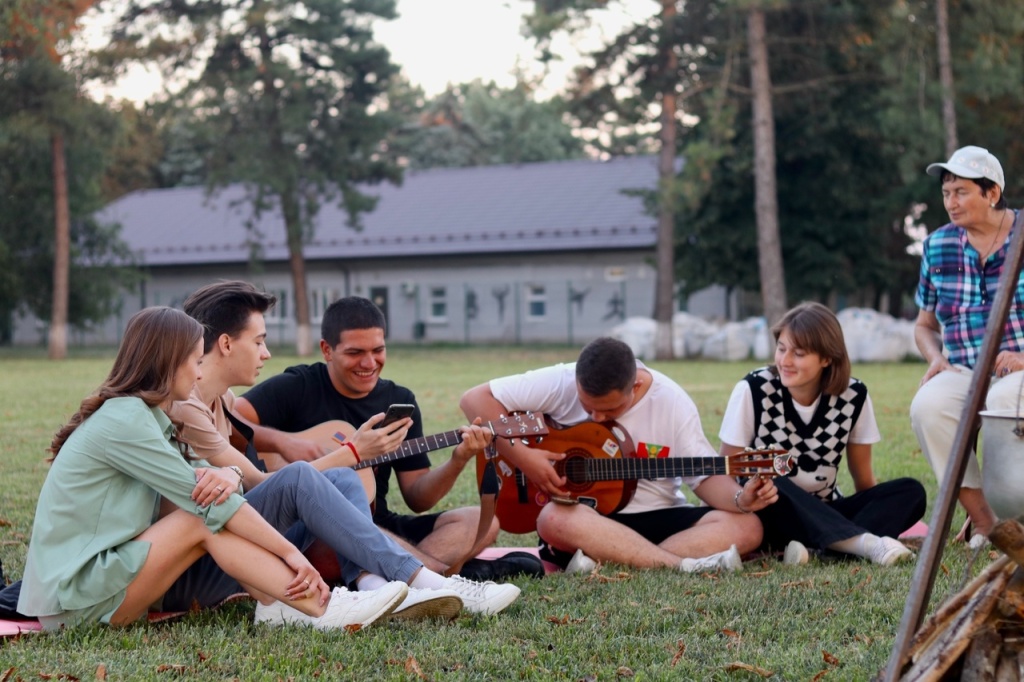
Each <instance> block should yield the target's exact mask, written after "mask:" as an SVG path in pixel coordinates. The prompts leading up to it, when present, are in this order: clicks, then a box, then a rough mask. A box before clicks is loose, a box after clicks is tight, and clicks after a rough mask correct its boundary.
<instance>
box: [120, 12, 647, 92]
mask: <svg viewBox="0 0 1024 682" xmlns="http://www.w3.org/2000/svg"><path fill="white" fill-rule="evenodd" d="M397 5H398V13H399V18H398V19H396V20H394V21H381V22H379V23H378V25H377V27H376V29H375V35H376V37H377V39H378V40H379V41H380V42H381V43H383V44H384V45H385V46H387V48H388V49H389V50H390V51H391V55H392V61H394V62H395V63H397V64H400V65H401V66H402V69H403V71H404V73H405V75H406V77H407V78H408V79H409V80H410V81H411V82H412V83H414V84H417V85H419V86H420V87H422V88H423V89H424V91H426V93H427V95H428V96H430V95H435V94H437V93H439V92H441V91H443V90H444V88H445V86H446V85H447V84H449V83H463V82H467V81H471V80H473V79H475V78H480V79H482V80H484V81H490V80H494V81H496V82H497V83H498V85H499V86H501V87H509V86H511V85H512V84H513V83H514V82H515V78H514V76H513V74H514V72H515V70H516V68H517V65H518V67H519V69H521V70H522V71H523V72H524V73H526V74H529V75H543V74H544V72H543V67H542V66H541V65H540V63H539V62H538V61H537V60H536V59H535V54H536V51H535V49H534V46H533V43H532V41H530V40H528V39H527V38H525V37H523V35H522V28H523V15H524V14H525V13H526V12H528V11H530V10H531V9H532V8H533V2H532V1H531V0H398V3H397ZM610 5H611V8H610V9H608V10H602V11H601V12H598V13H597V22H596V24H597V25H595V27H594V28H593V29H592V30H591V31H590V32H589V33H588V34H587V35H586V36H583V37H577V38H574V39H573V40H572V41H570V40H569V39H566V38H562V39H559V40H558V41H556V43H555V52H556V53H558V54H562V55H565V56H566V60H565V61H564V62H555V63H553V64H552V65H551V66H550V68H549V72H548V74H547V75H546V76H545V77H544V81H543V83H542V87H541V92H540V95H541V96H542V97H549V96H550V95H552V94H554V93H556V92H558V91H560V90H561V89H562V88H563V86H564V85H565V83H566V80H567V78H568V75H569V73H570V71H571V69H572V67H573V66H574V65H575V64H576V63H577V61H578V60H577V59H576V58H575V57H576V55H578V54H579V52H581V51H585V50H587V49H593V48H596V47H598V46H599V45H600V44H601V42H602V41H601V39H600V37H601V36H602V35H604V36H605V37H610V36H613V35H615V34H617V33H618V29H619V28H620V27H621V26H623V25H625V24H627V23H633V22H635V21H637V20H639V19H641V18H643V17H648V16H651V15H653V14H654V13H656V12H657V11H658V9H659V4H658V2H657V0H612V2H611V3H610ZM159 86H160V82H159V78H158V77H157V76H156V75H155V74H152V73H147V72H145V71H143V70H141V69H134V70H131V71H129V73H128V74H127V76H126V77H125V78H124V79H123V81H122V83H121V84H120V85H119V86H118V87H117V88H115V89H114V90H113V91H112V92H111V94H112V95H113V96H114V97H115V98H121V97H127V98H129V99H134V100H137V101H141V100H145V99H147V98H148V97H150V96H152V95H153V94H154V93H155V92H156V91H157V89H158V88H159Z"/></svg>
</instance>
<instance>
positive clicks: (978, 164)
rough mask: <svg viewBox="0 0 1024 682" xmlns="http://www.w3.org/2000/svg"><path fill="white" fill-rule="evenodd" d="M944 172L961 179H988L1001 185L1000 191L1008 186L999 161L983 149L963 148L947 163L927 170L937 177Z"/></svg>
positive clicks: (936, 164) (930, 166)
mask: <svg viewBox="0 0 1024 682" xmlns="http://www.w3.org/2000/svg"><path fill="white" fill-rule="evenodd" d="M944 170H945V171H949V172H950V173H952V174H953V175H956V176H958V177H961V178H970V179H972V180H977V179H978V178H988V179H989V180H991V181H992V182H994V183H996V184H997V185H999V189H1005V186H1006V181H1005V180H1004V179H1003V167H1002V166H1001V165H999V159H997V158H996V157H994V156H992V154H991V153H990V152H989V151H988V150H987V149H982V148H981V147H973V146H967V147H961V148H960V149H957V150H956V151H955V152H953V156H951V157H949V161H947V162H946V163H933V164H931V165H929V166H928V168H927V169H926V171H927V173H928V175H934V176H936V177H940V176H941V175H942V171H944Z"/></svg>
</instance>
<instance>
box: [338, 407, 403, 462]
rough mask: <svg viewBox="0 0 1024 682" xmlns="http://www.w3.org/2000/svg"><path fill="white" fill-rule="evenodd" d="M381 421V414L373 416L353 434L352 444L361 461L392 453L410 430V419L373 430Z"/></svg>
mask: <svg viewBox="0 0 1024 682" xmlns="http://www.w3.org/2000/svg"><path fill="white" fill-rule="evenodd" d="M383 419H384V413H383V412H381V413H379V414H375V415H373V416H372V417H370V418H369V419H367V420H366V423H365V424H363V425H362V426H360V427H359V429H358V430H357V431H356V432H355V434H353V436H352V439H351V440H352V444H353V445H355V447H356V450H358V452H359V457H360V458H361V459H373V458H374V457H379V456H380V455H383V454H386V453H388V452H394V451H395V450H397V449H398V447H399V446H400V445H401V444H402V441H403V440H405V437H406V436H407V435H408V433H409V429H410V428H412V419H410V418H409V417H405V418H404V419H399V420H398V421H396V422H393V423H391V424H389V425H388V426H387V427H385V428H380V429H375V428H373V427H375V426H376V425H377V424H379V423H380V422H381V420H383Z"/></svg>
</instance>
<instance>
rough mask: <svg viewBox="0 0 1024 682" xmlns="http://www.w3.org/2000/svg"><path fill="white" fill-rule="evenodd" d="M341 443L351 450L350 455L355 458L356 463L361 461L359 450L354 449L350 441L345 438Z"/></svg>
mask: <svg viewBox="0 0 1024 682" xmlns="http://www.w3.org/2000/svg"><path fill="white" fill-rule="evenodd" d="M342 445H344V446H345V447H347V448H348V449H349V450H351V451H352V456H353V457H355V458H356V464H358V463H359V462H362V461H363V460H362V458H360V457H359V451H358V450H356V446H355V445H353V444H352V441H350V440H347V441H345V442H344V443H342Z"/></svg>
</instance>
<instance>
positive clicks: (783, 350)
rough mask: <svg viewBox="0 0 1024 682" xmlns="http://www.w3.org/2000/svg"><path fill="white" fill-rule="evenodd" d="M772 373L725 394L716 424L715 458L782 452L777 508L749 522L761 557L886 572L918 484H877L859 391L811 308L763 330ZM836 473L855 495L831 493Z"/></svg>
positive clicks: (826, 324) (828, 318) (868, 412)
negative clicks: (812, 556) (822, 560)
mask: <svg viewBox="0 0 1024 682" xmlns="http://www.w3.org/2000/svg"><path fill="white" fill-rule="evenodd" d="M772 334H773V336H774V337H775V364H774V365H770V366H768V367H762V368H760V369H756V370H754V371H753V372H751V373H750V374H748V375H747V376H746V377H744V378H743V380H742V381H740V382H739V383H738V384H737V385H736V388H735V389H733V392H732V396H731V397H730V398H729V405H728V407H727V408H726V411H725V417H724V419H723V420H722V428H721V430H720V431H719V434H718V435H719V438H720V439H721V441H722V447H721V453H722V454H723V455H730V454H734V453H737V452H740V451H742V450H743V449H744V448H745V447H753V448H767V447H782V448H784V449H786V450H788V451H789V452H790V454H791V455H792V458H793V463H794V466H793V471H792V473H791V474H790V475H789V476H788V477H785V478H783V479H781V480H777V481H776V487H777V488H778V490H779V501H778V502H777V503H776V504H774V505H771V506H770V507H767V508H765V509H763V510H761V511H759V512H758V516H759V517H760V518H761V522H762V524H763V525H764V543H763V545H762V547H763V548H764V549H768V550H771V549H776V550H777V549H782V548H783V547H785V552H784V554H783V560H784V561H785V562H786V563H794V564H802V563H805V562H806V561H807V560H808V556H809V552H808V548H811V549H816V550H828V551H829V552H832V553H839V554H842V555H853V556H859V557H864V558H867V559H870V560H871V561H873V562H874V563H876V564H881V565H883V566H889V565H892V564H896V563H899V562H901V561H905V560H909V559H911V558H912V557H913V553H911V551H910V550H909V549H907V547H905V546H904V545H903V544H902V543H901V542H899V541H898V540H897V539H896V537H898V536H899V534H900V533H902V532H903V531H905V530H907V529H908V528H910V527H911V526H912V525H914V523H916V522H917V521H918V520H920V518H921V517H922V516H923V515H924V510H925V491H924V487H923V486H922V485H921V483H920V482H919V481H916V480H914V479H912V478H901V479H897V480H894V481H888V482H885V483H878V482H877V481H876V480H875V474H874V472H873V471H872V468H871V446H872V444H874V443H877V442H878V441H880V440H881V435H880V434H879V432H878V425H877V423H876V422H875V415H874V411H873V410H872V407H871V398H870V397H868V390H867V387H866V386H865V385H864V384H863V383H861V382H860V381H858V380H857V379H854V378H852V377H851V376H850V358H849V355H848V354H847V352H846V343H845V341H844V340H843V330H842V327H840V325H839V320H837V319H836V316H835V315H834V314H833V313H832V311H831V310H829V309H828V308H826V307H825V306H823V305H821V304H820V303H802V304H800V305H798V306H797V307H795V308H793V309H792V310H790V311H789V312H787V313H786V314H785V315H784V316H783V318H782V319H781V320H780V321H779V323H778V324H776V325H775V326H774V327H773V328H772ZM844 454H846V465H847V467H848V468H849V470H850V476H851V477H852V478H853V484H854V487H855V488H856V492H855V493H854V494H852V495H850V496H849V497H844V496H843V495H842V493H840V491H839V488H838V486H837V484H836V479H837V474H838V472H839V465H840V462H841V461H842V459H843V455H844Z"/></svg>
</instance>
